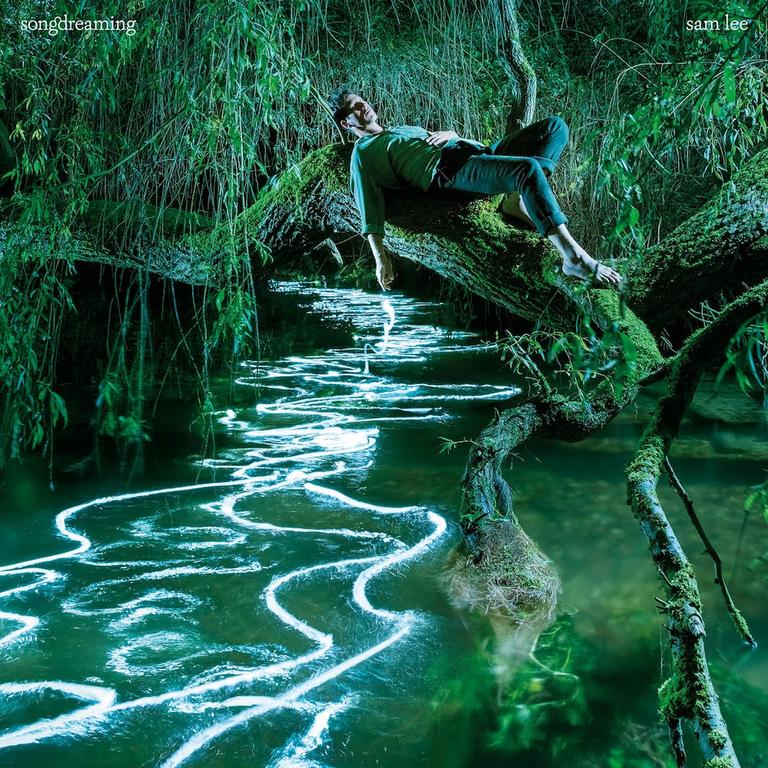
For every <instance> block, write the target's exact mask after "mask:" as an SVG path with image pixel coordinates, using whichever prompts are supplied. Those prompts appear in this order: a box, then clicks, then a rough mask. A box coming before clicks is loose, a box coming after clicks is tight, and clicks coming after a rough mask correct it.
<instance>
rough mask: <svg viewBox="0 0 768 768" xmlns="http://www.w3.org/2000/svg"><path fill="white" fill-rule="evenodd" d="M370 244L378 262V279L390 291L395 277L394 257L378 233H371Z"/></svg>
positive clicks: (369, 236)
mask: <svg viewBox="0 0 768 768" xmlns="http://www.w3.org/2000/svg"><path fill="white" fill-rule="evenodd" d="M367 237H368V244H369V245H370V246H371V252H372V253H373V260H374V261H375V262H376V279H377V280H378V281H379V285H380V286H381V287H382V288H383V289H384V290H385V291H388V290H389V289H390V288H391V287H392V281H393V280H394V279H395V268H394V265H393V264H392V259H391V258H390V257H389V254H388V253H387V251H386V249H385V248H384V238H383V237H382V236H381V235H378V234H373V233H372V234H369V235H368V236H367Z"/></svg>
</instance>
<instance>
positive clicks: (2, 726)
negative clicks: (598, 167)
mask: <svg viewBox="0 0 768 768" xmlns="http://www.w3.org/2000/svg"><path fill="white" fill-rule="evenodd" d="M282 290H284V291H290V292H292V293H294V294H296V295H297V296H299V300H300V301H301V303H302V304H303V305H304V307H305V309H306V310H308V311H309V312H314V313H318V315H319V314H322V316H323V317H324V318H326V320H327V318H329V317H331V318H333V317H336V318H338V320H339V323H342V324H344V325H345V326H346V327H351V328H352V332H353V334H354V337H355V338H354V346H353V347H350V348H347V349H330V350H327V351H325V352H323V353H321V354H317V355H306V356H298V355H294V356H289V357H285V358H283V359H281V360H278V361H276V362H273V363H261V364H258V363H256V362H251V363H247V364H245V365H244V366H243V368H242V370H241V372H240V375H239V377H238V382H237V390H236V392H235V397H233V399H232V401H231V403H230V407H229V408H228V409H226V410H224V411H222V412H221V413H220V414H218V427H217V434H216V444H217V455H216V459H215V460H208V461H206V462H205V469H206V472H210V473H211V475H212V478H211V479H212V481H211V482H205V483H200V482H195V481H194V477H195V472H196V471H198V470H199V464H200V462H199V461H198V462H187V461H184V462H182V461H181V460H180V459H179V458H178V456H173V457H168V462H167V475H168V481H167V482H165V483H163V485H165V486H168V487H163V488H160V487H153V488H148V489H146V490H140V491H132V492H129V493H123V492H117V491H114V492H104V491H103V490H102V491H100V492H94V491H90V492H89V491H88V490H83V489H78V491H77V492H78V494H79V495H78V498H72V499H71V501H69V502H68V503H62V504H61V505H60V507H59V508H57V509H54V510H52V509H51V508H50V504H51V502H50V498H48V497H46V496H45V495H44V494H38V495H37V496H31V495H30V496H29V497H28V498H27V499H26V500H25V503H24V504H21V505H19V508H18V509H15V510H14V511H13V513H12V515H9V516H8V518H7V523H6V529H7V530H6V540H5V545H4V548H3V559H2V563H0V598H2V605H1V606H0V609H2V611H3V612H2V614H0V642H1V643H2V645H0V653H2V654H3V660H4V662H5V663H4V664H3V666H2V671H1V672H0V765H12V766H25V767H26V766H29V767H30V768H38V767H40V766H46V768H47V766H57V768H58V767H59V766H61V768H68V767H69V766H74V765H80V764H82V763H85V764H89V763H93V764H95V765H99V766H115V768H118V767H120V768H127V767H130V768H133V767H134V766H141V765H148V766H149V765H152V766H162V765H165V766H171V765H189V766H203V765H204V766H207V767H208V766H210V767H211V768H223V767H224V766H227V768H229V767H231V766H236V765H249V766H269V767H270V768H276V767H277V766H279V767H280V768H289V767H291V768H318V767H323V766H327V767H328V768H330V767H331V766H333V768H368V767H369V766H370V767H373V766H382V768H389V767H390V766H392V767H393V768H420V767H421V766H431V765H433V764H435V763H437V764H440V765H441V766H443V768H474V767H475V766H480V765H483V766H491V767H492V768H495V767H496V766H498V767H499V768H500V767H501V766H505V768H506V767H507V766H509V765H518V766H534V767H535V766H542V767H544V766H546V767H547V768H550V767H554V766H562V765H568V766H574V767H575V768H586V767H587V766H595V765H600V766H604V765H607V766H611V768H613V767H614V766H615V767H616V768H650V767H651V766H665V765H671V761H670V759H669V753H668V748H667V746H666V744H665V734H664V731H663V728H662V727H661V725H660V724H659V723H658V720H657V715H656V688H657V687H658V685H659V683H660V682H661V680H662V679H663V677H664V676H665V675H666V673H667V671H666V669H663V668H660V655H661V653H660V652H661V651H662V650H663V648H664V646H665V643H666V640H665V638H664V637H663V634H662V633H661V632H660V629H659V627H660V624H661V621H660V619H659V617H658V616H657V615H656V614H655V613H654V603H653V596H654V595H655V594H658V593H659V585H658V583H657V581H656V578H657V577H656V574H655V573H654V571H653V567H652V564H651V562H650V559H649V557H648V555H647V553H646V544H645V542H644V541H643V540H642V537H641V536H640V533H639V531H638V530H637V527H636V523H635V522H634V521H633V520H632V518H631V514H630V513H629V511H628V508H627V507H626V505H625V503H624V499H625V490H624V486H623V466H624V465H625V463H626V461H627V458H628V456H629V453H630V451H631V450H632V448H633V446H634V444H635V442H636V440H637V437H638V435H639V432H640V430H641V428H642V422H643V418H644V414H645V412H646V411H647V410H648V408H649V407H650V401H641V402H640V404H639V406H638V408H637V411H636V412H629V413H627V414H625V415H623V416H622V417H621V418H619V419H618V420H617V422H616V423H615V424H613V425H611V427H610V428H609V429H608V430H606V431H605V432H604V433H603V434H601V435H599V436H597V437H596V438H595V439H593V440H589V441H586V442H584V443H580V444H578V445H562V444H556V443H533V444H531V445H529V446H526V447H525V448H524V449H523V450H522V451H521V452H520V455H519V457H518V460H517V461H516V463H515V474H514V488H515V494H516V504H517V510H518V513H519V514H520V516H521V518H522V519H523V521H524V524H525V526H526V529H527V530H528V531H529V533H531V535H532V536H533V537H534V538H535V539H536V540H537V541H538V542H539V543H540V544H541V546H542V549H543V550H544V551H545V552H546V553H547V554H548V555H549V556H550V557H551V558H552V559H553V561H554V562H555V563H556V564H557V567H558V569H559V570H560V572H561V576H562V582H563V596H562V600H561V604H560V608H561V614H560V616H559V618H558V620H557V621H556V622H555V623H554V624H553V625H552V627H550V628H549V629H547V630H546V631H545V632H544V633H543V635H541V636H540V637H538V638H537V637H536V633H535V632H534V633H531V634H530V635H526V634H525V633H522V634H521V633H516V632H514V631H512V632H510V631H507V629H509V628H506V629H505V627H504V626H503V625H504V622H500V621H499V620H498V619H493V620H489V619H488V618H487V617H478V616H470V615H465V614H462V613H459V612H457V611H456V610H455V609H454V608H453V607H452V606H451V605H449V604H448V602H447V599H446V597H445V594H444V592H443V590H442V586H441V580H442V576H443V572H444V568H445V564H446V560H447V558H448V556H449V554H450V553H451V551H452V549H453V546H454V544H455V543H456V542H457V541H458V533H457V530H456V525H455V520H456V515H457V502H458V491H457V485H458V479H459V478H460V475H461V469H462V464H463V456H462V455H461V453H460V451H459V450H457V451H455V452H454V453H451V454H447V455H446V454H440V453H439V450H438V449H439V446H440V439H441V438H444V437H445V438H450V439H451V440H461V439H462V438H466V437H469V438H471V437H473V436H475V435H477V434H478V432H479V431H480V429H481V428H482V427H483V426H484V425H485V424H486V423H487V422H488V421H489V419H490V417H491V414H492V412H493V409H494V407H503V405H506V401H507V400H508V399H509V398H511V397H513V396H514V395H515V394H516V392H517V389H516V388H515V387H513V386H510V384H509V379H508V374H507V373H506V372H505V371H500V370H499V362H498V353H496V352H494V350H493V348H492V346H490V345H484V344H481V343H479V340H478V339H477V337H475V336H473V335H472V334H468V333H463V332H449V331H447V330H446V329H445V328H441V327H439V326H437V325H435V323H434V321H433V315H432V313H433V311H434V307H433V306H432V305H431V304H429V303H425V302H418V301H413V300H409V299H406V298H403V297H398V296H393V297H390V298H389V299H388V300H383V299H382V298H381V297H380V296H375V295H369V294H365V293H363V292H360V291H336V290H330V289H329V290H324V289H314V288H307V287H303V286H298V285H286V286H283V287H282ZM324 328H327V325H323V324H318V337H319V338H318V341H319V342H320V343H322V335H323V333H324V332H325V331H324V330H323V329H324ZM500 404H502V405H500ZM693 414H694V419H693V420H692V421H691V422H689V423H688V424H687V426H686V428H685V429H684V431H683V435H682V437H681V440H680V442H679V444H678V446H677V448H676V450H677V451H678V453H677V454H676V455H675V456H673V459H674V461H675V464H676V468H677V470H678V473H679V474H680V476H681V478H682V479H683V480H684V482H685V483H686V485H687V487H688V490H689V492H690V493H691V494H692V495H693V497H694V500H695V501H696V503H697V504H698V507H699V514H700V515H701V517H702V520H703V522H704V524H705V525H706V526H707V527H708V529H709V531H710V534H711V536H712V538H713V539H714V540H715V543H716V546H718V548H719V551H720V554H721V556H722V557H723V559H724V561H725V562H727V563H728V564H729V566H730V567H732V565H733V563H734V561H735V560H736V554H737V553H738V554H739V563H740V564H739V566H738V567H737V572H736V573H735V575H734V577H733V578H732V580H731V582H730V587H731V590H732V592H733V594H734V597H735V599H736V601H737V604H738V605H739V607H740V608H741V609H742V610H743V611H744V613H745V614H746V615H747V617H748V619H750V620H751V622H752V626H753V629H754V630H755V632H756V634H757V636H758V640H759V641H761V642H762V645H761V646H760V647H759V648H758V650H757V652H754V653H753V652H745V651H743V649H742V648H741V646H740V645H739V644H738V642H737V641H736V640H735V635H734V633H733V632H732V630H731V629H730V627H729V626H728V623H727V618H723V617H724V612H723V611H722V608H721V606H720V603H719V596H718V593H717V588H716V587H715V586H714V585H712V584H711V583H710V579H709V574H710V573H711V565H710V563H709V562H708V561H707V560H706V559H705V558H704V557H699V556H698V553H699V552H700V550H701V548H700V545H699V544H698V543H697V542H696V540H695V538H694V537H693V536H692V535H690V531H689V529H688V527H687V526H686V523H685V518H684V513H683V512H682V511H681V510H679V509H677V508H676V506H675V505H676V499H675V497H674V495H673V494H671V492H670V493H669V494H667V493H666V491H665V490H664V489H662V495H663V500H664V503H665V504H666V505H667V507H668V511H669V513H670V515H671V516H672V517H673V523H674V524H675V526H676V527H677V528H678V530H679V532H680V535H681V538H682V539H683V542H684V544H685V546H686V548H687V550H688V552H689V553H690V554H691V556H692V558H693V559H694V561H695V565H696V568H697V570H698V572H699V574H700V576H701V581H702V587H703V590H704V601H705V611H706V616H705V618H706V619H707V623H708V633H709V636H708V648H709V653H710V659H711V661H712V666H713V670H714V675H715V680H716V684H717V685H718V686H719V690H720V692H721V694H722V703H723V709H724V713H725V715H726V718H727V719H728V721H729V724H730V726H731V731H732V735H733V737H734V740H735V743H736V747H737V750H738V751H740V753H741V755H742V758H743V759H742V765H748V766H753V768H757V767H758V766H762V765H766V764H767V763H766V761H765V760H764V757H763V755H764V754H765V748H764V741H765V740H764V732H763V730H764V726H763V724H764V722H765V720H766V718H768V674H766V670H768V661H767V660H766V655H765V651H764V650H763V648H764V647H765V643H766V642H768V621H767V617H766V612H765V604H766V601H765V597H766V578H768V555H767V554H766V553H767V552H768V536H766V531H765V527H764V526H763V524H762V522H761V521H759V520H757V519H749V520H747V521H746V523H745V525H744V526H743V527H742V526H740V523H741V517H740V512H739V510H740V504H741V500H742V499H743V494H744V490H745V488H747V487H748V486H750V485H754V484H755V483H757V482H759V481H760V480H762V478H763V472H764V469H763V465H762V464H761V463H760V462H761V460H762V457H763V455H764V445H765V442H764V434H763V432H762V431H761V429H760V428H759V427H758V426H756V424H755V418H756V417H755V414H754V413H750V414H748V415H747V416H745V417H743V418H742V417H740V416H739V417H738V418H739V419H740V420H739V421H733V419H736V418H737V416H735V415H733V416H729V418H731V419H732V422H731V423H728V424H725V423H722V414H718V412H717V411H714V412H713V408H712V405H711V402H710V400H709V399H707V398H705V399H704V400H702V401H700V402H699V403H698V404H694V409H693ZM718 418H719V419H720V422H717V421H715V420H716V419H718ZM726 438H727V439H726ZM182 451H183V447H180V448H179V451H178V453H179V454H180V453H181V452H182ZM761 451H762V453H761ZM174 461H175V462H176V463H175V464H174V463H173V462H174ZM206 479H207V478H206ZM97 495H98V496H99V497H100V498H97V499H91V500H87V499H89V498H90V497H93V496H97ZM84 499H86V500H85V501H84ZM61 507H66V509H63V510H62V509H61ZM513 629H514V628H513ZM689 751H690V753H691V755H692V757H693V760H692V765H694V766H695V765H697V763H696V758H695V755H696V750H695V747H693V746H692V748H691V750H689Z"/></svg>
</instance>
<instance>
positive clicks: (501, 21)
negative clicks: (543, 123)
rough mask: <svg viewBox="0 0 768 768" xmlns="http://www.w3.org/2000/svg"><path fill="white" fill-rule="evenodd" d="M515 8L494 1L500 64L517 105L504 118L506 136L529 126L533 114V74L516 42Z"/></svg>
mask: <svg viewBox="0 0 768 768" xmlns="http://www.w3.org/2000/svg"><path fill="white" fill-rule="evenodd" d="M517 5H518V4H517V1H516V0H496V2H495V3H494V5H493V9H494V17H495V21H496V26H497V34H498V37H499V41H500V43H501V52H502V54H503V55H504V63H505V65H506V69H507V72H508V75H509V79H510V81H511V82H512V85H513V87H514V88H515V90H516V91H517V93H518V102H517V104H516V105H515V106H514V107H513V108H512V109H510V111H509V115H508V116H507V131H506V132H507V133H511V132H512V131H514V130H516V129H517V128H523V127H525V126H526V125H529V124H530V123H532V122H533V115H534V113H535V111H536V87H537V83H536V72H535V70H534V69H533V67H532V66H531V64H530V62H529V61H528V58H527V57H526V55H525V51H524V50H523V46H522V44H521V42H520V25H519V24H518V23H517Z"/></svg>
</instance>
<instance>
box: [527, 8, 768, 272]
mask: <svg viewBox="0 0 768 768" xmlns="http://www.w3.org/2000/svg"><path fill="white" fill-rule="evenodd" d="M540 8H541V12H540V13H539V14H538V16H537V17H534V18H531V15H528V14H527V15H526V16H527V18H528V19H529V21H530V22H531V23H532V24H535V26H536V29H535V30H531V32H535V33H536V39H537V40H538V41H543V40H548V41H551V42H553V43H555V44H551V45H548V46H545V45H538V46H535V47H533V48H532V50H531V56H532V57H533V58H534V61H535V65H537V66H536V68H537V70H538V71H539V72H541V73H543V72H545V71H546V72H547V73H548V75H549V77H548V80H547V81H546V86H545V87H542V91H543V93H542V98H541V100H540V101H541V103H542V107H543V109H542V110H541V111H542V113H546V112H547V111H562V112H563V113H565V114H566V115H567V119H568V122H569V123H570V124H571V135H572V136H573V137H574V138H576V142H575V143H576V144H577V146H575V147H573V149H572V150H571V152H570V153H569V156H568V157H566V163H567V165H566V166H565V167H564V169H563V170H564V171H565V173H566V178H565V179H564V180H563V181H562V182H561V185H560V186H561V189H562V190H563V193H564V195H565V196H566V198H567V202H568V206H567V208H568V209H570V210H573V211H574V212H575V215H574V216H573V217H572V218H573V219H574V224H575V227H576V229H577V231H582V232H584V234H585V236H586V237H585V241H586V242H587V245H588V246H589V247H590V248H591V249H592V250H594V251H599V252H602V253H604V254H607V253H608V252H613V253H614V254H621V255H622V256H627V255H629V254H630V253H631V254H632V255H634V257H635V258H641V254H642V249H643V248H644V247H647V246H649V245H653V244H654V243H656V242H658V241H659V240H660V239H661V238H663V237H664V235H665V234H667V233H668V232H669V231H670V230H671V229H673V228H674V227H675V226H676V224H677V223H679V222H680V221H681V220H683V219H684V218H686V217H687V216H688V215H690V214H691V213H692V212H693V211H695V210H696V209H697V208H698V207H700V206H701V204H702V203H703V202H704V201H705V200H706V199H707V198H708V197H709V196H710V195H711V193H712V191H713V190H714V189H715V188H716V187H717V186H719V185H720V184H721V183H722V182H723V181H724V180H727V179H728V178H729V177H730V175H731V174H732V173H733V171H734V170H735V169H737V168H739V167H740V166H741V165H742V164H743V163H744V160H745V159H746V158H748V157H749V156H751V155H752V153H753V152H754V151H755V150H756V149H757V148H758V147H759V146H760V145H761V144H763V145H764V144H765V141H766V137H767V136H768V122H767V121H768V113H766V110H765V107H764V105H765V93H766V89H767V88H768V70H766V68H765V64H764V62H765V59H766V52H767V50H768V41H766V38H765V35H764V34H760V31H761V29H762V28H763V25H764V23H765V19H766V18H767V17H768V13H767V10H766V9H768V5H767V4H766V3H765V1H764V0H759V1H758V2H738V1H737V2H728V3H725V4H723V3H718V2H714V0H695V1H694V2H692V3H684V2H682V0H652V2H648V3H627V4H624V7H623V10H622V12H621V13H617V12H616V6H615V5H613V4H610V3H602V2H590V3H584V4H582V3H579V4H570V3H563V2H561V1H560V0H542V2H541V3H540ZM726 13H729V14H730V16H731V17H732V18H738V19H751V20H753V23H752V24H751V25H750V26H749V29H748V30H747V31H746V32H742V31H738V30H737V31H725V30H723V29H721V30H710V31H706V32H694V31H687V30H685V28H684V24H685V21H686V20H695V19H717V20H720V21H722V20H723V19H724V16H725V14H726ZM542 65H543V66H542ZM545 88H546V92H544V91H545ZM574 150H575V151H574ZM561 178H562V177H561ZM602 232H606V233H607V236H606V237H605V238H604V237H603V236H602V235H601V234H600V233H602Z"/></svg>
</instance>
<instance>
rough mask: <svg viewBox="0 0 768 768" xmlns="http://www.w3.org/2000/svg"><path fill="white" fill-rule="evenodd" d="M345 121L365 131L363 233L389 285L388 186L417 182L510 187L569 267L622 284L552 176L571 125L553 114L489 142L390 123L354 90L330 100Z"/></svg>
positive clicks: (526, 216) (521, 211) (515, 212)
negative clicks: (582, 239) (596, 253)
mask: <svg viewBox="0 0 768 768" xmlns="http://www.w3.org/2000/svg"><path fill="white" fill-rule="evenodd" d="M330 105H331V109H332V110H333V116H334V120H335V121H336V123H337V125H339V126H341V127H342V128H345V129H346V130H348V131H351V132H352V133H354V134H355V135H356V136H357V141H356V142H355V147H354V150H353V151H352V162H351V165H350V173H351V179H352V191H353V192H354V196H355V202H356V203H357V207H358V210H359V211H360V219H361V221H362V234H363V235H364V236H366V237H367V239H368V242H369V244H370V246H371V250H372V251H373V257H374V259H375V261H376V278H377V280H378V281H379V284H380V285H381V287H382V288H383V289H384V290H385V291H387V290H389V289H390V288H391V286H392V281H393V280H394V277H395V273H394V268H393V265H392V260H391V259H390V257H389V256H388V255H387V253H386V251H385V249H384V195H383V190H384V189H397V188H402V187H414V188H416V189H421V190H424V191H425V192H431V191H433V190H444V189H455V190H462V191H465V192H477V193H480V194H487V195H495V194H499V193H502V192H503V193H506V196H505V197H504V199H503V201H502V204H501V208H500V210H501V212H502V213H503V214H504V215H506V216H508V217H511V218H514V219H516V220H517V221H518V222H520V223H522V224H523V225H527V226H529V227H532V228H533V229H535V230H536V231H537V232H538V233H539V234H540V235H544V236H546V237H547V238H548V239H549V240H550V242H551V243H552V244H553V245H554V246H555V248H557V250H558V251H559V252H560V255H561V257H562V259H563V272H564V273H565V274H566V275H570V276H574V277H577V278H580V279H582V280H588V281H594V283H595V284H596V285H599V286H608V287H615V288H618V287H619V286H620V285H621V275H619V273H618V272H616V271H615V270H613V269H611V267H609V266H606V265H605V264H601V263H600V262H599V261H596V260H595V259H593V258H592V257H591V256H590V255H589V254H588V253H587V252H586V251H585V250H584V249H583V248H582V247H581V246H580V245H579V244H578V243H577V242H576V240H575V239H574V238H573V236H572V235H571V233H570V232H569V231H568V227H567V226H566V224H567V223H568V219H567V218H566V216H565V214H564V213H563V212H562V211H561V210H560V206H559V205H558V203H557V199H556V198H555V195H554V193H553V192H552V188H551V187H550V186H549V181H548V177H549V176H550V175H551V174H552V172H553V171H554V170H555V167H556V166H557V161H558V159H559V158H560V155H561V153H562V151H563V149H564V147H565V145H566V143H567V141H568V126H566V124H565V123H564V122H563V120H561V119H560V118H559V117H548V118H547V119H546V120H540V121H539V122H537V123H533V124H532V125H529V126H527V127H526V128H523V129H521V130H518V131H514V132H512V133H510V134H509V135H508V136H505V137H504V138H503V139H500V140H499V141H496V142H494V143H493V144H491V145H490V146H486V145H485V144H482V143H480V142H478V141H473V140H471V139H463V138H460V137H459V135H458V134H457V133H455V132H454V131H434V132H432V133H430V132H429V131H427V130H425V129H424V128H420V127H418V126H412V125H398V126H394V127H393V128H384V127H382V126H381V125H380V124H379V121H378V115H377V114H376V112H375V111H374V109H373V107H371V105H370V104H368V102H366V101H365V100H364V99H362V98H361V97H360V96H358V95H357V94H356V93H353V92H352V91H350V90H348V89H341V90H339V91H337V92H336V93H335V94H334V95H333V96H332V98H331V101H330Z"/></svg>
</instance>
